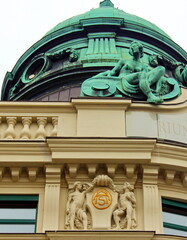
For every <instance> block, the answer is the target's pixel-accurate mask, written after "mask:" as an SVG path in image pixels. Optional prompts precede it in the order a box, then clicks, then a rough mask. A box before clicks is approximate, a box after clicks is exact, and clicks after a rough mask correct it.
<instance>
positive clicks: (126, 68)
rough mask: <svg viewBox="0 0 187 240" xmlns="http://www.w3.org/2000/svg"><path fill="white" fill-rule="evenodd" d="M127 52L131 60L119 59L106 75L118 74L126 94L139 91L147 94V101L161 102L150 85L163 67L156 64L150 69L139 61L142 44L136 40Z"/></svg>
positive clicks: (159, 75) (141, 53) (158, 78)
mask: <svg viewBox="0 0 187 240" xmlns="http://www.w3.org/2000/svg"><path fill="white" fill-rule="evenodd" d="M129 54H130V55H131V56H132V60H128V61H126V60H120V61H119V62H118V64H117V65H116V66H115V67H114V68H113V69H112V70H111V71H108V73H107V75H108V76H118V77H119V78H120V79H121V83H122V88H123V90H124V91H125V92H126V93H127V94H130V95H131V94H138V93H140V91H142V92H143V93H144V95H146V96H147V101H148V102H152V103H161V102H163V100H162V99H161V98H160V97H159V96H156V95H155V94H154V93H153V90H152V89H151V85H153V84H154V83H156V82H158V81H159V80H160V79H161V77H162V76H164V74H165V68H164V67H163V66H158V67H156V68H154V69H152V70H150V69H149V68H148V65H146V64H144V63H142V62H141V60H140V59H141V58H142V57H143V46H142V44H140V43H139V42H137V41H134V42H132V43H131V45H130V49H129Z"/></svg>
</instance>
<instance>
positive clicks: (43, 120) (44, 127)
mask: <svg viewBox="0 0 187 240" xmlns="http://www.w3.org/2000/svg"><path fill="white" fill-rule="evenodd" d="M186 109H187V103H185V102H184V103H181V104H178V105H169V104H168V105H159V106H156V105H150V104H147V103H132V102H131V101H129V100H119V99H114V100H111V99H110V100H106V99H101V100H99V99H92V100H90V99H73V100H72V101H71V102H70V103H34V102H33V103H31V102H30V103H24V102H20V103H19V102H11V103H9V102H1V103H0V111H1V116H0V120H1V124H0V163H1V166H0V179H1V181H0V194H39V206H38V219H37V232H38V233H44V232H45V231H56V230H58V231H60V230H64V229H65V211H66V202H67V196H68V188H70V187H72V185H73V183H74V182H75V181H81V182H88V183H89V182H91V181H92V180H93V179H94V177H96V176H97V175H98V174H105V175H108V176H109V177H110V178H112V180H113V182H114V183H115V184H116V185H117V186H119V187H120V186H122V185H123V183H124V182H126V181H127V182H129V183H131V184H133V185H134V188H135V190H134V193H135V196H136V199H137V206H136V213H137V224H138V225H137V228H136V229H135V230H133V231H135V233H134V234H135V235H133V236H132V237H130V238H131V239H137V238H141V237H140V236H141V234H140V235H137V234H136V232H137V231H155V232H156V233H157V234H162V233H163V227H162V209H161V197H168V198H171V199H175V200H181V201H184V202H187V160H186V159H187V148H186V145H185V144H184V143H186V127H187V126H186V121H185V120H187V115H186ZM159 121H160V122H161V121H162V123H161V127H159ZM167 122H169V124H170V125H171V126H172V123H173V124H174V125H175V127H176V126H178V129H181V131H180V134H179V131H178V132H177V131H174V130H173V132H172V131H170V132H169V130H168V131H166V130H167V129H166V127H164V124H166V123H167ZM177 124H178V125H177ZM179 124H180V126H181V127H179ZM173 129H174V128H173ZM175 130H176V129H175ZM157 138H161V139H157ZM163 138H165V140H164V141H163ZM168 140H169V141H168ZM170 140H171V141H170ZM152 216H154V218H153V217H152ZM98 219H99V218H98ZM98 221H99V220H98ZM104 230H106V229H104ZM67 234H68V233H67ZM49 235H50V234H49ZM57 235H58V234H57ZM57 235H54V236H52V235H50V237H48V238H49V239H58V237H57ZM70 235H71V234H70ZM70 235H68V236H66V239H73V238H74V236H73V235H71V236H70ZM96 235H97V234H96ZM96 235H94V233H93V239H96V238H97V237H98V236H96ZM47 236H48V235H47ZM84 236H85V235H84ZM143 237H144V236H143V235H142V238H143ZM79 238H82V236H80V235H79V234H77V239H79ZM105 238H109V235H107V234H106V236H105ZM105 238H104V237H103V238H102V239H105ZM121 238H122V236H121V235H120V233H119V236H118V238H115V239H121ZM148 238H149V239H158V240H159V239H165V237H160V236H157V235H154V236H152V237H151V236H149V237H148ZM174 238H175V237H174ZM0 239H1V236H0ZM10 239H11V238H10ZM20 239H21V238H20ZM33 239H34V238H33ZM36 239H47V238H46V235H41V236H40V237H39V236H38V238H36ZM59 239H60V238H59Z"/></svg>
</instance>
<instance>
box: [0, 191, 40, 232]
mask: <svg viewBox="0 0 187 240" xmlns="http://www.w3.org/2000/svg"><path fill="white" fill-rule="evenodd" d="M37 206H38V196H37V195H0V233H34V232H35V231H36V219H37Z"/></svg>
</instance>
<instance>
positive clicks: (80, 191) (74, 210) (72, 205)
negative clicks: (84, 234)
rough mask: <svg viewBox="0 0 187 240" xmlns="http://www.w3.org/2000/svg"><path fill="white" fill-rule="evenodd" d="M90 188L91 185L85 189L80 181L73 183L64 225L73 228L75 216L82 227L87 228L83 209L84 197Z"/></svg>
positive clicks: (91, 187)
mask: <svg viewBox="0 0 187 240" xmlns="http://www.w3.org/2000/svg"><path fill="white" fill-rule="evenodd" d="M92 189H93V186H90V187H89V188H87V189H86V190H85V189H84V186H83V184H82V183H81V182H75V183H74V186H73V192H71V193H70V194H69V197H68V201H67V206H66V226H69V227H70V229H75V220H76V218H77V219H78V220H79V221H81V222H82V224H83V229H87V225H88V220H87V214H86V209H85V197H86V193H87V192H89V191H91V190H92Z"/></svg>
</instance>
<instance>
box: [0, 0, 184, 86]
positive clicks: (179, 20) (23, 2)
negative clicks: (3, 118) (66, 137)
mask: <svg viewBox="0 0 187 240" xmlns="http://www.w3.org/2000/svg"><path fill="white" fill-rule="evenodd" d="M112 1H113V3H114V5H115V7H117V8H119V9H122V10H124V11H125V12H128V13H131V14H134V15H137V16H139V17H142V18H144V19H146V20H148V21H150V22H152V23H154V24H156V25H157V26H158V27H160V28H161V29H162V30H164V31H165V32H166V33H167V34H168V35H170V37H171V38H172V39H173V40H174V41H175V42H176V43H177V44H179V45H180V46H181V47H182V48H183V49H184V50H186V51H187V24H186V23H187V17H186V14H187V13H186V10H187V0H177V1H174V0H112ZM99 2H100V0H0V24H1V28H0V29H1V38H0V54H1V58H0V85H1V83H2V81H3V79H4V76H5V73H6V72H7V71H11V70H12V68H13V66H14V65H15V63H16V62H17V60H18V59H19V57H20V56H21V55H22V54H23V53H24V52H25V51H26V50H27V49H28V48H29V47H30V46H31V45H33V44H34V43H35V42H36V41H38V40H39V39H40V38H41V37H42V36H43V35H45V33H46V32H48V31H49V30H50V29H51V28H53V27H54V26H55V25H57V24H58V23H59V22H62V21H63V20H65V19H67V18H70V17H72V16H75V15H77V14H81V13H84V12H86V11H88V10H90V9H91V8H97V7H98V6H99Z"/></svg>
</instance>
